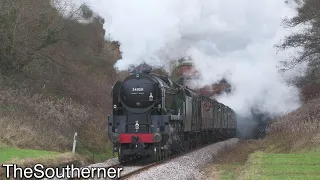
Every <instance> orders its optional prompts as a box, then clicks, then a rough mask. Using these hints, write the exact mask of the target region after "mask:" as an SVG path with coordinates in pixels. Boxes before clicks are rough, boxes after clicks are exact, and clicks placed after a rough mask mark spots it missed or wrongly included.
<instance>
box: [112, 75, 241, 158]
mask: <svg viewBox="0 0 320 180" xmlns="http://www.w3.org/2000/svg"><path fill="white" fill-rule="evenodd" d="M112 106H113V111H112V115H110V116H108V136H109V139H110V141H111V142H112V143H113V151H114V152H117V154H118V159H119V162H123V161H125V160H126V159H127V158H130V157H133V156H149V157H152V159H153V160H154V161H159V160H161V159H165V158H166V157H168V156H170V155H171V154H175V153H180V152H182V151H188V150H189V149H191V148H194V147H196V146H197V145H199V144H208V143H212V142H216V141H219V140H225V139H228V138H232V137H235V134H236V116H235V113H234V111H233V110H232V109H231V108H229V107H228V106H225V105H223V104H222V103H219V102H218V101H216V100H214V99H210V98H209V97H205V96H201V95H199V94H198V93H197V92H195V91H193V90H192V89H189V88H188V87H183V86H182V85H180V84H178V83H176V82H174V81H172V80H171V79H170V78H169V77H167V76H161V75H155V74H151V73H150V70H144V71H136V72H133V73H132V74H131V75H130V76H128V77H127V78H125V79H124V80H123V81H118V82H116V83H115V85H114V87H113V91H112Z"/></svg>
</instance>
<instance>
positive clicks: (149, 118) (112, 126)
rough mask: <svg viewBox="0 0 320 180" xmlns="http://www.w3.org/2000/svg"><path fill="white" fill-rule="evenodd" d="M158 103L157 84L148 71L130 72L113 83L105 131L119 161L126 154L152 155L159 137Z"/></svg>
mask: <svg viewBox="0 0 320 180" xmlns="http://www.w3.org/2000/svg"><path fill="white" fill-rule="evenodd" d="M161 103H162V92H161V89H160V88H159V83H158V81H157V80H156V79H155V78H154V77H152V76H150V75H148V74H132V75H131V76H129V77H127V78H126V79H125V80H124V81H123V82H121V83H120V82H118V83H117V84H116V85H115V87H114V89H113V115H112V116H109V129H108V130H109V132H108V133H109V138H110V140H111V141H112V142H113V144H115V147H114V151H116V152H118V156H119V160H121V159H123V156H127V155H129V156H130V155H148V154H151V155H152V153H153V149H152V148H153V145H154V144H155V143H158V142H160V141H161V140H162V134H161V132H160V128H161V126H162V127H163V124H164V121H163V118H161V116H160V114H161V113H160V112H161V111H159V107H161ZM162 129H163V128H162Z"/></svg>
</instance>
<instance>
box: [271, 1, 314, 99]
mask: <svg viewBox="0 0 320 180" xmlns="http://www.w3.org/2000/svg"><path fill="white" fill-rule="evenodd" d="M286 2H287V3H295V5H297V8H296V11H297V12H298V13H297V15H296V16H295V17H293V18H291V19H285V20H284V21H283V25H284V26H285V27H286V28H295V27H300V28H303V30H301V31H300V32H295V33H293V34H291V35H289V36H287V37H286V38H285V39H284V41H283V42H281V43H279V44H278V45H276V47H277V48H279V50H286V49H290V48H298V49H299V54H298V56H296V57H293V58H292V59H290V60H286V61H283V62H282V65H283V69H282V70H284V71H285V70H288V69H292V68H293V67H295V66H297V65H299V64H301V63H307V64H308V67H307V72H306V76H305V77H302V78H299V79H298V80H297V81H296V82H297V83H296V84H297V85H298V86H299V87H300V88H302V91H303V92H302V94H304V96H306V94H308V95H307V96H311V95H310V94H312V96H313V95H314V94H316V93H319V90H320V86H319V85H320V80H319V79H320V1H319V0H288V1H286ZM306 89H308V90H306ZM311 89H313V90H312V91H311ZM315 89H317V90H315ZM307 92H308V93H307ZM311 92H312V93H311Z"/></svg>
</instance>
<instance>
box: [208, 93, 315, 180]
mask: <svg viewBox="0 0 320 180" xmlns="http://www.w3.org/2000/svg"><path fill="white" fill-rule="evenodd" d="M207 168H208V169H210V168H211V169H214V170H216V171H217V174H218V175H217V176H218V177H219V178H220V179H223V180H224V179H226V180H231V179H244V180H247V179H320V98H318V99H314V100H311V101H309V102H307V103H306V104H304V105H302V106H301V107H300V108H299V109H297V110H296V111H294V112H292V113H289V114H287V115H285V116H282V117H279V118H278V119H276V121H274V122H273V123H272V124H271V126H270V127H269V128H268V132H267V136H266V137H265V138H264V139H262V140H252V141H242V142H240V143H239V144H238V145H237V147H236V148H235V149H233V150H231V151H230V152H227V153H226V154H225V155H223V156H221V157H219V159H218V160H217V163H216V164H213V165H210V166H209V167H207Z"/></svg>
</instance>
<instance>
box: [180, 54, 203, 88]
mask: <svg viewBox="0 0 320 180" xmlns="http://www.w3.org/2000/svg"><path fill="white" fill-rule="evenodd" d="M179 63H180V81H181V84H183V85H184V86H188V87H192V88H195V87H193V86H195V84H194V83H195V82H192V81H194V80H197V79H199V78H200V75H199V71H198V70H197V69H196V68H195V66H194V64H193V61H192V59H191V58H190V57H185V58H182V59H180V60H179Z"/></svg>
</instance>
